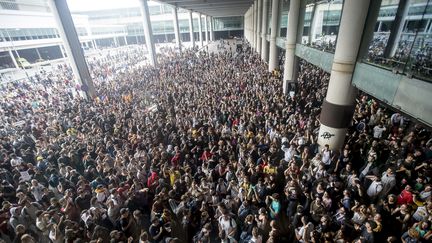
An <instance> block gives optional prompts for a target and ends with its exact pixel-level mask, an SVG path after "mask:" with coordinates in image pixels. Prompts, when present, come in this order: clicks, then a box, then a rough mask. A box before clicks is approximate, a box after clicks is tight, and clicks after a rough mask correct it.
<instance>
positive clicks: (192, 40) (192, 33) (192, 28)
mask: <svg viewBox="0 0 432 243" xmlns="http://www.w3.org/2000/svg"><path fill="white" fill-rule="evenodd" d="M189 35H190V41H191V42H192V48H195V38H194V26H193V16H192V11H189Z"/></svg>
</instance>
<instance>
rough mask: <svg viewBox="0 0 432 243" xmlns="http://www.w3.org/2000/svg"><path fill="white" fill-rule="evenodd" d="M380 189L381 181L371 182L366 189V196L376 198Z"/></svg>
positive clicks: (381, 186)
mask: <svg viewBox="0 0 432 243" xmlns="http://www.w3.org/2000/svg"><path fill="white" fill-rule="evenodd" d="M382 189H383V185H382V182H381V181H373V182H372V183H371V184H370V186H369V188H368V189H367V194H368V196H369V197H376V196H377V195H378V194H379V193H380V192H381V190H382Z"/></svg>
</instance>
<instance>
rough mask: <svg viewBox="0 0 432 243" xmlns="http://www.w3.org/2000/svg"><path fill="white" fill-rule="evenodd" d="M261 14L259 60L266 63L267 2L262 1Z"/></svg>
mask: <svg viewBox="0 0 432 243" xmlns="http://www.w3.org/2000/svg"><path fill="white" fill-rule="evenodd" d="M262 5H263V6H262V14H261V19H262V21H261V59H262V60H263V61H264V62H267V59H268V51H269V50H268V45H267V39H266V38H267V29H268V27H267V20H268V7H269V0H263V4H262Z"/></svg>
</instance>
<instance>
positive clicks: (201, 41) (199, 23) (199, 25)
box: [198, 14, 204, 47]
mask: <svg viewBox="0 0 432 243" xmlns="http://www.w3.org/2000/svg"><path fill="white" fill-rule="evenodd" d="M198 31H199V41H200V45H201V47H203V46H204V42H203V34H202V23H201V14H198Z"/></svg>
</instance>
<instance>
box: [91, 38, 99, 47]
mask: <svg viewBox="0 0 432 243" xmlns="http://www.w3.org/2000/svg"><path fill="white" fill-rule="evenodd" d="M92 44H93V48H94V49H98V46H97V44H96V40H92Z"/></svg>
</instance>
